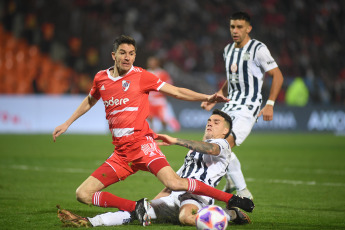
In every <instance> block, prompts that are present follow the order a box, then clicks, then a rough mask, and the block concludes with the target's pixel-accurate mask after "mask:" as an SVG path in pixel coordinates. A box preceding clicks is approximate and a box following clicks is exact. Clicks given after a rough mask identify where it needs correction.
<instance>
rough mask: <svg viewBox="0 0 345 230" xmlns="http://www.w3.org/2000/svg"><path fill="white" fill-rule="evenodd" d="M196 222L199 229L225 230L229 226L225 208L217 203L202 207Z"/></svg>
mask: <svg viewBox="0 0 345 230" xmlns="http://www.w3.org/2000/svg"><path fill="white" fill-rule="evenodd" d="M195 223H196V228H197V229H198V230H209V229H210V230H211V229H215V230H224V229H226V227H227V226H228V220H227V219H226V216H225V213H224V210H223V209H222V208H221V207H219V206H217V205H209V206H206V207H203V208H202V209H200V210H199V212H198V214H197V215H196V220H195Z"/></svg>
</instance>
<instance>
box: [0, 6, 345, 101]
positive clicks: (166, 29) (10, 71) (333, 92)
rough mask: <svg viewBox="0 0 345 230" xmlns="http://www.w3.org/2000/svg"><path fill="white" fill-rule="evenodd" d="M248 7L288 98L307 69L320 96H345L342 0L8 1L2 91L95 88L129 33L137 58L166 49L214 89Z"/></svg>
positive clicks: (187, 77) (179, 69)
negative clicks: (234, 24) (232, 19)
mask: <svg viewBox="0 0 345 230" xmlns="http://www.w3.org/2000/svg"><path fill="white" fill-rule="evenodd" d="M238 10H245V11H247V12H249V13H250V15H251V16H252V19H253V26H254V30H253V32H252V37H254V38H257V39H258V40H261V41H263V42H265V43H266V44H267V45H268V46H269V47H270V50H271V51H272V55H273V56H274V57H275V58H276V60H277V62H278V64H279V66H280V68H281V70H282V72H283V74H284V76H285V78H286V81H285V82H284V88H283V90H282V92H281V95H280V96H279V98H278V101H280V102H281V103H283V102H284V92H285V90H286V88H287V86H288V85H289V84H290V83H291V82H292V81H293V80H294V78H295V77H302V78H303V80H304V81H305V83H306V85H307V87H308V90H309V94H310V103H312V104H320V103H322V104H345V80H344V79H345V77H344V76H345V74H344V73H345V67H344V66H345V59H344V58H343V57H344V54H345V50H344V49H345V47H344V46H343V44H344V42H345V33H344V31H345V28H344V24H343V23H341V22H343V21H345V12H344V11H345V2H344V1H341V0H329V1H317V2H315V1H312V0H306V1H277V0H261V1H250V0H243V1H225V0H199V1H196V0H188V1H183V0H177V1H159V0H149V1H134V0H128V1H119V0H107V1H92V0H73V1H70V0H61V1H56V0H54V1H39V0H29V1H16V0H5V1H1V3H0V12H1V13H0V18H1V36H0V42H1V44H0V45H1V50H0V57H1V59H0V93H3V94H9V93H10V94H13V93H21V94H27V93H49V94H68V93H85V92H88V88H89V86H90V83H91V81H92V77H93V76H94V74H95V73H96V72H97V71H98V70H99V69H104V68H107V67H109V66H111V65H112V62H111V58H109V50H110V47H111V45H112V42H113V39H114V38H115V37H116V36H117V35H119V34H122V33H124V34H129V35H131V36H133V37H134V38H135V39H136V40H137V41H138V45H139V50H140V52H139V55H138V56H137V60H136V65H138V66H143V67H144V66H145V63H146V58H147V57H148V56H150V55H152V54H155V55H158V56H159V57H160V58H162V59H163V60H164V62H165V66H164V67H165V69H167V70H168V71H169V72H170V74H171V76H172V77H173V78H174V82H175V83H176V84H177V85H182V86H185V87H189V88H192V89H194V90H198V91H203V92H213V91H215V90H216V89H217V88H218V86H219V84H220V82H221V81H222V80H223V79H224V75H223V73H224V69H223V68H224V67H223V65H224V64H223V60H222V49H223V47H224V46H225V44H226V43H228V42H229V41H230V35H229V30H228V23H229V22H228V20H229V16H230V14H231V13H233V12H235V11H238ZM51 71H53V72H51ZM23 73H26V74H25V75H23ZM24 76H25V77H24ZM266 83H268V82H267V81H266V82H265V85H264V88H263V93H264V94H265V93H268V90H269V87H268V86H269V85H270V84H266ZM52 85H53V86H54V87H52Z"/></svg>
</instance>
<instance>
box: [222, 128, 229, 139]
mask: <svg viewBox="0 0 345 230" xmlns="http://www.w3.org/2000/svg"><path fill="white" fill-rule="evenodd" d="M228 132H229V128H224V130H223V135H224V137H225V136H226V134H228Z"/></svg>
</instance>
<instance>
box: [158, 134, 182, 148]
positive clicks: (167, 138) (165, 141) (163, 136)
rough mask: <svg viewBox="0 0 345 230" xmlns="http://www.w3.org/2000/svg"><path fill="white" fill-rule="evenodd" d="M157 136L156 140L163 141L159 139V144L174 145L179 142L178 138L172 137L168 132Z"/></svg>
mask: <svg viewBox="0 0 345 230" xmlns="http://www.w3.org/2000/svg"><path fill="white" fill-rule="evenodd" d="M157 136H158V137H157V138H156V140H161V141H159V142H158V141H157V145H159V146H168V145H174V144H176V142H177V138H175V137H171V136H169V135H166V134H157Z"/></svg>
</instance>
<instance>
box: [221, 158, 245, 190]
mask: <svg viewBox="0 0 345 230" xmlns="http://www.w3.org/2000/svg"><path fill="white" fill-rule="evenodd" d="M228 177H230V178H231V179H232V181H233V182H234V184H235V186H236V190H237V191H240V190H242V189H245V188H246V187H247V185H246V181H245V180H244V176H243V173H242V170H241V163H240V161H239V160H238V158H237V156H236V155H235V153H234V152H232V153H231V158H230V163H229V166H228V170H227V172H226V178H228Z"/></svg>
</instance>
